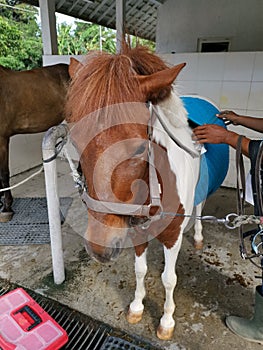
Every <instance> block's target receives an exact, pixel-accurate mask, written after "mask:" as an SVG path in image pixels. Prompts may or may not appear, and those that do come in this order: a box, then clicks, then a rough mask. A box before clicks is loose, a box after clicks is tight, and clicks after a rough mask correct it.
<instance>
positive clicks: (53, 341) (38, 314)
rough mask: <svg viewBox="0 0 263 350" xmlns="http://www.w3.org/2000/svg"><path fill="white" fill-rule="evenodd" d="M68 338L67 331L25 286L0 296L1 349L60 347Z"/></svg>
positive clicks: (18, 349) (37, 349) (30, 349)
mask: <svg viewBox="0 0 263 350" xmlns="http://www.w3.org/2000/svg"><path fill="white" fill-rule="evenodd" d="M67 341H68V336H67V333H66V331H65V330H64V329H63V328H61V327H60V325H59V324H58V323H57V322H56V321H55V320H54V319H53V318H52V317H51V316H50V315H49V314H48V313H47V312H46V311H45V310H43V309H42V307H41V306H40V305H38V303H37V302H36V301H35V300H34V299H32V298H31V297H30V295H28V293H26V291H25V290H24V289H23V288H17V289H15V290H13V291H11V292H9V293H7V294H5V295H3V296H1V297H0V350H2V349H3V350H13V349H15V350H57V349H60V348H61V347H62V346H63V345H64V344H66V343H67Z"/></svg>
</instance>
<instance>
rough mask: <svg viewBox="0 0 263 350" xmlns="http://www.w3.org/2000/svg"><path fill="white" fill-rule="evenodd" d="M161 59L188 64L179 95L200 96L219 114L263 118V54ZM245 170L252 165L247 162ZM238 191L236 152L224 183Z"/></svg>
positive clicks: (178, 83)
mask: <svg viewBox="0 0 263 350" xmlns="http://www.w3.org/2000/svg"><path fill="white" fill-rule="evenodd" d="M161 57H162V58H163V59H164V60H165V61H166V62H168V63H170V64H178V63H182V62H186V63H187V65H186V67H185V68H184V69H183V70H182V71H181V73H180V74H179V76H178V77H177V80H176V84H175V88H176V90H177V91H178V92H179V94H181V95H183V94H198V95H201V96H204V97H206V98H209V99H211V101H212V102H213V103H215V104H216V105H217V106H218V107H219V109H220V110H224V109H228V110H234V111H235V112H236V113H238V114H243V115H250V116H255V117H263V52H229V53H227V52H226V53H178V54H166V55H161ZM228 128H229V129H231V130H233V131H235V132H238V133H241V134H243V135H247V136H248V137H251V138H254V139H261V138H262V134H261V133H258V132H254V131H250V130H248V129H246V128H243V127H240V126H231V125H230V126H229V127H228ZM245 165H246V169H247V170H248V169H249V167H250V165H249V161H248V159H246V158H245ZM223 185H225V186H227V187H236V171H235V151H234V150H232V149H231V151H230V167H229V171H228V174H227V177H226V179H225V181H224V183H223Z"/></svg>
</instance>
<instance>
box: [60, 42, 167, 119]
mask: <svg viewBox="0 0 263 350" xmlns="http://www.w3.org/2000/svg"><path fill="white" fill-rule="evenodd" d="M166 68H168V67H167V65H166V64H165V63H164V62H163V61H162V60H161V59H160V58H159V57H158V56H156V55H155V54H153V53H151V52H150V51H149V50H148V49H147V48H145V47H142V46H137V47H136V48H133V49H131V48H130V47H129V46H128V45H127V44H126V45H123V48H122V52H121V53H120V54H115V55H113V54H109V53H105V52H91V53H89V54H88V55H87V57H86V62H85V63H84V65H83V67H82V68H80V69H79V71H78V72H77V73H76V74H75V76H74V77H73V79H72V82H71V85H70V87H69V92H68V100H67V105H66V116H67V120H68V121H70V122H74V121H79V120H80V119H82V118H83V117H85V116H87V115H89V114H90V113H91V112H94V111H96V110H98V109H101V108H105V107H107V106H110V105H113V104H119V103H123V102H139V101H140V102H144V101H141V96H142V94H141V91H140V86H139V83H138V80H137V79H136V78H135V77H136V74H140V75H148V74H152V73H154V72H157V71H160V70H163V69H166ZM170 91H171V88H170V87H168V88H164V89H162V91H161V92H159V93H158V95H157V94H155V95H152V96H150V100H151V101H152V102H154V103H157V102H158V101H161V100H163V99H164V98H166V97H167V96H168V95H169V94H170ZM72 111H74V113H72Z"/></svg>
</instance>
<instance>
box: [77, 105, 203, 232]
mask: <svg viewBox="0 0 263 350" xmlns="http://www.w3.org/2000/svg"><path fill="white" fill-rule="evenodd" d="M148 108H149V110H150V119H149V124H148V138H149V148H148V163H149V192H150V193H149V194H150V203H149V204H148V205H146V204H130V203H116V202H106V201H101V200H97V199H94V198H92V197H91V196H90V195H89V193H88V189H87V187H86V185H85V184H84V182H83V181H79V180H77V181H75V182H76V184H77V187H78V188H79V192H80V196H81V199H82V201H83V202H84V203H85V205H86V206H87V208H88V209H91V210H93V211H95V212H98V213H103V214H115V215H126V216H130V217H131V218H134V222H137V220H138V217H142V218H145V220H143V222H144V223H145V222H147V227H148V226H149V224H150V223H151V222H152V221H156V220H158V219H159V218H160V216H161V212H162V203H161V186H160V183H159V181H158V176H157V172H156V168H155V166H154V150H153V147H152V130H153V123H154V120H155V119H156V117H157V118H158V120H159V122H160V124H161V125H162V127H163V129H164V130H165V132H166V133H167V134H168V135H169V137H170V138H171V139H172V140H173V141H174V142H175V143H176V144H177V145H178V146H179V147H180V148H182V149H184V150H185V151H186V152H187V153H189V154H190V155H191V156H192V157H193V158H194V157H198V156H199V153H198V152H196V153H195V152H193V151H192V150H190V149H188V148H186V147H185V146H184V145H182V144H181V143H180V142H179V141H178V140H177V139H176V138H175V137H174V135H172V134H171V133H170V132H169V128H168V127H167V126H166V124H165V122H164V120H163V119H162V118H161V116H160V114H159V113H158V112H157V110H156V108H155V107H154V106H153V105H152V104H151V103H149V104H148ZM131 222H132V220H131ZM144 223H143V224H142V225H141V226H142V227H143V225H144Z"/></svg>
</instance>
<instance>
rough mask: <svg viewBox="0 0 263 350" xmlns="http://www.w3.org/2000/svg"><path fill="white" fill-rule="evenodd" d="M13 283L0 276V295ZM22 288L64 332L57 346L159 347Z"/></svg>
mask: <svg viewBox="0 0 263 350" xmlns="http://www.w3.org/2000/svg"><path fill="white" fill-rule="evenodd" d="M17 287H21V286H16V285H11V284H9V283H8V282H6V281H3V280H0V296H1V295H4V294H6V293H8V292H10V291H11V290H12V289H15V288H17ZM23 288H24V287H23ZM24 289H25V290H26V291H27V293H28V294H29V295H30V296H31V297H32V298H33V299H35V301H36V302H37V303H38V304H39V305H40V306H41V307H42V308H43V309H44V310H45V311H46V312H47V313H48V314H49V315H50V316H51V317H53V319H54V320H55V321H56V322H57V323H58V324H59V325H60V326H61V327H62V328H63V329H64V330H65V331H66V332H67V334H68V337H69V341H68V342H67V344H66V345H64V346H63V347H62V348H61V350H123V349H125V350H161V349H160V348H159V347H155V346H153V345H152V344H150V343H147V342H145V341H143V340H141V339H138V338H136V337H134V336H130V335H128V334H127V333H125V332H123V331H120V330H117V329H113V328H112V327H110V326H109V325H107V324H104V323H102V322H99V321H96V320H94V319H92V318H91V317H89V316H86V315H83V314H81V313H80V312H78V311H75V310H72V309H70V308H68V307H67V306H64V305H61V304H60V303H58V302H56V301H54V300H51V299H49V298H46V297H43V296H42V295H40V294H37V293H35V292H32V291H30V290H27V289H26V288H24ZM124 338H125V340H124Z"/></svg>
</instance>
